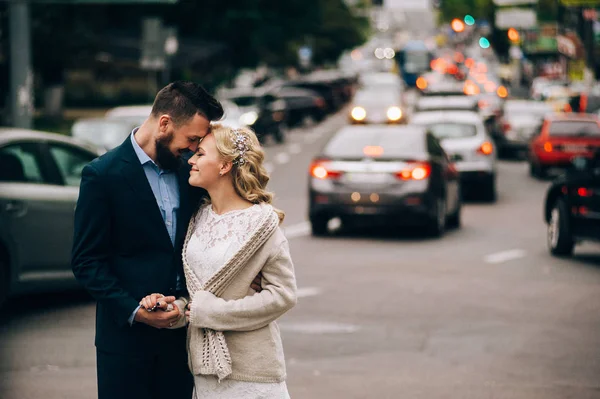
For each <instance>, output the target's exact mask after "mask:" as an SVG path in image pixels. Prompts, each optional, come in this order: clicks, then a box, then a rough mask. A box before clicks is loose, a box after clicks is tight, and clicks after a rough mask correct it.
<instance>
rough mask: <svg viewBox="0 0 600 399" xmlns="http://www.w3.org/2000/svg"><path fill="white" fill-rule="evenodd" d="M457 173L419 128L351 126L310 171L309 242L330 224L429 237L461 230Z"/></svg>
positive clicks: (437, 145) (334, 139) (336, 136)
mask: <svg viewBox="0 0 600 399" xmlns="http://www.w3.org/2000/svg"><path fill="white" fill-rule="evenodd" d="M459 184H460V183H459V178H458V173H457V172H456V169H455V168H454V167H453V164H452V162H450V160H449V158H448V156H447V154H446V153H445V151H444V149H443V148H442V146H441V145H440V143H439V141H438V139H436V138H435V136H434V135H433V134H431V133H429V132H427V131H426V130H425V129H424V128H423V127H421V126H411V125H403V126H397V125H350V126H346V127H343V128H342V129H341V130H339V131H338V132H336V133H335V134H334V136H333V137H332V138H331V139H330V140H329V141H328V143H327V144H326V145H325V147H324V149H323V150H322V152H321V153H320V155H318V156H317V157H315V158H314V159H313V161H312V163H311V165H310V169H309V219H310V224H311V229H312V234H313V235H315V236H321V235H326V234H327V233H328V223H329V221H330V220H331V219H332V218H336V217H339V218H341V220H342V222H343V223H348V224H352V223H353V222H357V221H367V222H373V223H384V224H388V225H393V226H424V227H425V228H426V229H427V231H428V232H429V234H430V235H431V236H436V237H439V236H441V235H442V234H443V233H444V231H445V229H446V227H458V226H459V225H460V214H461V201H460V186H459Z"/></svg>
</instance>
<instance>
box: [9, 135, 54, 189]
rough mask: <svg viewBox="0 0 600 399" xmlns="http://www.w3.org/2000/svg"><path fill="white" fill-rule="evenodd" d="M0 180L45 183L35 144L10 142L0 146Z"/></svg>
mask: <svg viewBox="0 0 600 399" xmlns="http://www.w3.org/2000/svg"><path fill="white" fill-rule="evenodd" d="M0 181H4V182H8V181H11V182H23V183H45V182H44V178H43V176H42V172H41V168H40V162H39V158H38V155H37V150H36V144H34V143H21V144H11V145H8V146H6V147H2V148H0Z"/></svg>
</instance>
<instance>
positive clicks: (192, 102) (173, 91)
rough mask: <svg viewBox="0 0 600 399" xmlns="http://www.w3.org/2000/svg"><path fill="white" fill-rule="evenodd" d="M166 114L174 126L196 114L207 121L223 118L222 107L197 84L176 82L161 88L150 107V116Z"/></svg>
mask: <svg viewBox="0 0 600 399" xmlns="http://www.w3.org/2000/svg"><path fill="white" fill-rule="evenodd" d="M163 114H167V115H169V116H170V117H171V118H172V119H173V122H174V123H175V124H176V125H181V124H183V123H185V122H188V121H189V120H190V119H191V118H193V117H194V115H196V114H200V115H203V116H205V117H206V118H207V119H208V120H209V121H218V120H220V119H221V118H222V117H223V106H222V105H221V103H220V102H219V101H218V100H217V99H216V98H214V97H213V96H211V95H210V94H208V92H207V91H206V90H204V88H203V87H202V86H200V85H199V84H196V83H194V82H185V81H181V80H179V81H176V82H173V83H169V84H168V85H166V86H165V87H163V88H162V89H161V90H160V91H159V92H158V94H157V95H156V98H155V99H154V104H153V105H152V116H154V117H159V116H160V115H163Z"/></svg>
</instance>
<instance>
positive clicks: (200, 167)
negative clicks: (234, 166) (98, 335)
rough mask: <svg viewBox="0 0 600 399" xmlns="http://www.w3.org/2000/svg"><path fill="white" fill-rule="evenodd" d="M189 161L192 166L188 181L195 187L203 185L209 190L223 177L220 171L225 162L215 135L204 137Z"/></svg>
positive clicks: (202, 186)
mask: <svg viewBox="0 0 600 399" xmlns="http://www.w3.org/2000/svg"><path fill="white" fill-rule="evenodd" d="M188 163H189V164H190V165H191V166H192V170H190V178H189V180H188V181H189V183H190V185H192V186H194V187H201V188H204V189H207V190H208V189H209V188H210V187H212V186H214V185H215V183H217V181H218V180H219V179H222V178H223V177H222V176H219V172H220V171H221V168H222V167H223V165H224V163H223V161H222V159H221V158H220V156H219V152H218V151H217V145H216V142H215V136H214V135H212V134H207V135H206V136H205V137H204V138H203V139H202V141H201V142H200V145H199V146H198V151H196V153H195V154H194V156H193V157H191V158H190V159H189V161H188Z"/></svg>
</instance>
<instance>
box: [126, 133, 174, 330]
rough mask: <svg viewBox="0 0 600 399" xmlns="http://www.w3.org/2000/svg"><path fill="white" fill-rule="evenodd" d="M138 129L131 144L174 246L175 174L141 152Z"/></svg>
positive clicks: (132, 137)
mask: <svg viewBox="0 0 600 399" xmlns="http://www.w3.org/2000/svg"><path fill="white" fill-rule="evenodd" d="M138 129H139V128H137V127H136V128H135V129H133V131H132V132H131V144H133V150H134V151H135V153H136V155H137V157H138V159H139V160H140V163H141V164H142V167H143V168H144V173H145V174H146V178H147V179H148V183H150V187H151V188H152V192H153V193H154V197H155V198H156V203H157V204H158V207H159V209H160V213H161V214H162V218H163V221H164V222H165V227H166V228H167V231H168V232H169V237H171V243H172V244H173V245H175V234H176V232H177V212H178V211H179V182H178V181H177V173H175V172H172V171H165V170H162V169H161V168H160V167H159V166H158V165H157V164H156V163H155V162H154V161H153V160H152V158H150V157H149V156H148V154H146V153H145V152H144V150H142V147H140V145H139V144H138V143H137V141H135V133H136V132H137V130H138ZM182 288H183V284H182V278H181V276H179V274H177V289H178V290H181V289H182ZM140 307H141V306H138V307H137V308H136V309H135V310H134V311H133V313H132V314H131V316H130V317H129V324H130V325H131V324H133V320H134V318H135V314H136V313H137V311H138V310H139V309H140Z"/></svg>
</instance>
